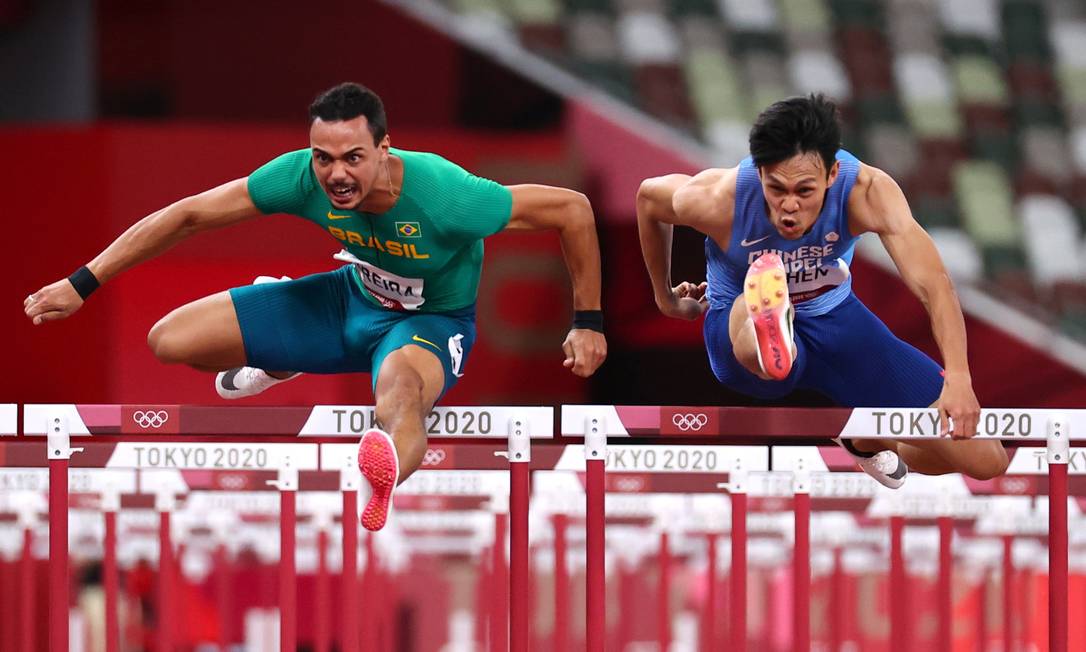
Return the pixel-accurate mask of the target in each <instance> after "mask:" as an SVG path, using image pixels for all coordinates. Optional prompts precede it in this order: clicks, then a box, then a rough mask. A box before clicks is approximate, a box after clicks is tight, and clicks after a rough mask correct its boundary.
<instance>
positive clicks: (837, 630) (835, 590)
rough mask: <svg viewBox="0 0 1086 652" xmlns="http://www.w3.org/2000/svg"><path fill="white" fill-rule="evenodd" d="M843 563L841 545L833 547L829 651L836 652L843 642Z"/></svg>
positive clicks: (844, 610) (844, 609)
mask: <svg viewBox="0 0 1086 652" xmlns="http://www.w3.org/2000/svg"><path fill="white" fill-rule="evenodd" d="M845 612H846V608H845V564H844V551H843V550H842V548H841V546H834V548H833V575H832V577H831V579H830V614H829V616H830V651H831V652H838V650H840V649H841V647H842V645H844V642H845Z"/></svg>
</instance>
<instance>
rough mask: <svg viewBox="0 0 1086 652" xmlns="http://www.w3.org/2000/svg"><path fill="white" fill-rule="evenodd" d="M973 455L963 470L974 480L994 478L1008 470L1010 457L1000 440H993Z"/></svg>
mask: <svg viewBox="0 0 1086 652" xmlns="http://www.w3.org/2000/svg"><path fill="white" fill-rule="evenodd" d="M991 443H992V444H993V445H992V446H986V447H984V448H983V449H981V450H979V451H977V453H976V454H975V455H973V456H972V457H971V458H970V460H969V462H968V463H967V465H966V468H965V469H963V472H964V473H965V474H966V475H968V476H969V477H971V478H973V479H974V480H992V479H993V478H998V477H999V476H1001V475H1003V474H1004V473H1006V472H1007V467H1008V466H1010V458H1009V457H1008V456H1007V451H1006V450H1005V449H1004V448H1003V446H1002V444H1000V443H999V442H991Z"/></svg>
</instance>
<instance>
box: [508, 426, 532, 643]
mask: <svg viewBox="0 0 1086 652" xmlns="http://www.w3.org/2000/svg"><path fill="white" fill-rule="evenodd" d="M525 423H526V422H525V421H523V420H521V419H514V420H513V422H512V424H511V425H512V427H511V428H510V434H509V451H508V456H509V625H510V632H509V644H510V650H512V652H528V647H529V644H530V642H531V640H532V634H531V631H532V629H531V621H530V619H529V611H530V609H529V603H530V602H531V595H530V588H531V587H530V582H531V577H530V575H529V573H530V566H529V559H528V557H529V555H528V504H529V499H530V494H531V474H530V470H529V464H530V462H531V460H532V448H531V439H530V438H529V436H528V431H527V428H526V427H525Z"/></svg>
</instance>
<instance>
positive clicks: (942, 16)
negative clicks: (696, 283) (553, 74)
mask: <svg viewBox="0 0 1086 652" xmlns="http://www.w3.org/2000/svg"><path fill="white" fill-rule="evenodd" d="M444 4H445V6H446V8H448V9H450V10H452V11H454V12H456V13H458V14H460V15H462V16H464V17H465V18H468V19H470V20H472V21H476V22H478V23H479V24H480V25H488V26H489V28H490V29H494V28H498V29H499V30H501V32H502V33H504V34H508V35H510V36H513V37H514V38H516V39H518V40H519V42H520V44H521V45H522V46H524V47H525V48H527V49H529V50H530V51H532V52H534V53H536V54H538V55H541V56H542V57H544V58H546V59H547V60H549V61H551V62H553V63H555V64H557V65H559V66H560V67H562V68H563V69H565V70H567V71H569V72H571V73H573V74H575V75H577V76H579V77H581V78H583V79H585V80H588V81H590V82H592V83H594V84H596V85H597V86H598V87H600V88H602V89H604V90H605V91H606V92H608V93H609V94H611V95H613V96H614V97H615V98H618V99H619V100H622V101H625V102H628V103H629V104H631V105H633V106H635V107H637V108H639V109H641V110H642V111H644V112H645V113H647V114H649V115H652V116H654V117H656V118H658V119H659V120H661V121H663V122H664V123H667V124H669V125H670V126H672V127H675V128H677V129H679V130H682V131H684V132H687V133H689V134H690V135H692V136H694V137H695V138H697V139H699V140H700V141H701V142H703V143H704V144H705V145H706V146H707V147H709V148H711V150H712V152H713V153H714V159H715V161H716V162H717V163H719V164H721V165H734V164H735V163H736V162H737V161H738V160H739V159H740V158H742V157H743V156H745V155H746V152H747V142H746V140H747V132H748V130H749V125H750V122H751V120H752V119H753V118H754V116H755V115H756V114H757V113H758V111H759V110H760V109H761V108H763V107H764V106H766V105H767V104H769V103H771V102H772V101H774V100H776V99H779V98H782V97H785V96H788V95H794V94H799V93H808V92H815V91H821V92H825V93H827V94H828V95H830V96H832V97H834V98H835V99H837V100H838V102H839V103H840V105H841V108H842V115H843V117H844V119H845V122H846V135H845V145H846V147H847V148H849V149H850V150H852V151H853V152H854V153H856V154H857V155H858V156H860V157H861V158H862V159H864V160H865V161H867V162H869V163H870V164H872V165H875V166H877V167H880V168H882V169H884V170H886V171H887V172H889V173H891V174H892V175H893V176H894V177H895V178H896V179H897V180H898V182H899V183H900V184H901V185H902V187H903V188H904V189H905V192H906V193H907V195H908V197H909V199H910V203H911V205H912V208H913V212H914V214H915V215H916V217H917V219H918V220H919V221H920V222H921V224H923V225H924V226H925V227H926V228H928V229H929V231H930V232H931V234H932V236H933V237H934V238H935V240H936V242H937V244H938V246H939V247H940V249H941V250H942V251H943V252H944V254H945V255H946V256H945V257H946V258H947V259H948V265H949V266H950V267H951V269H952V272H953V273H954V274H955V276H956V277H957V278H958V279H961V280H968V281H970V282H975V283H976V284H977V285H979V286H980V287H982V288H987V289H989V290H990V291H991V292H993V293H994V294H996V295H998V296H999V297H1000V298H1001V299H1003V300H1006V301H1009V302H1011V303H1017V304H1019V305H1021V306H1026V307H1028V308H1030V309H1031V311H1032V312H1034V313H1037V314H1040V315H1041V316H1042V318H1044V319H1046V321H1049V322H1050V323H1052V324H1053V325H1058V326H1060V327H1061V328H1063V329H1064V330H1066V331H1067V332H1068V333H1070V334H1072V335H1075V336H1077V337H1078V338H1080V339H1081V338H1084V337H1086V255H1084V254H1086V243H1084V240H1083V226H1084V225H1086V4H1083V3H1082V2H1080V1H1078V0H1046V1H1040V0H886V1H878V0H672V1H669V2H665V1H664V0H444ZM1037 308H1039V310H1038V309H1037Z"/></svg>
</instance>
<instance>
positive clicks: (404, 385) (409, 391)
mask: <svg viewBox="0 0 1086 652" xmlns="http://www.w3.org/2000/svg"><path fill="white" fill-rule="evenodd" d="M392 373H393V376H392V378H390V379H388V381H387V382H388V383H389V384H388V385H387V386H386V388H385V391H383V392H381V395H380V396H378V397H377V409H376V412H377V420H378V421H380V422H381V423H390V422H391V421H393V420H395V419H396V418H397V416H398V415H399V414H400V413H402V412H405V411H411V412H418V411H420V410H421V409H422V390H423V382H422V376H420V375H419V374H418V372H416V371H415V370H414V369H412V368H410V367H407V366H404V367H402V368H400V369H397V370H395V371H394V372H392Z"/></svg>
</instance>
